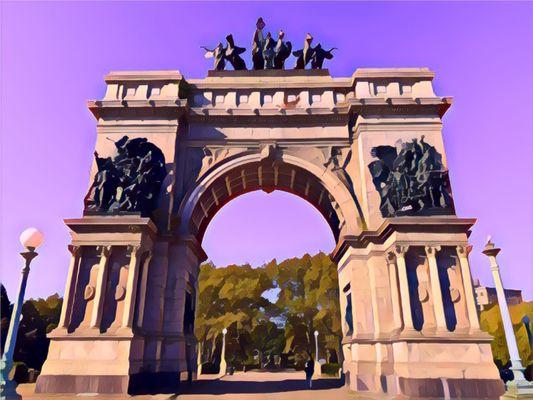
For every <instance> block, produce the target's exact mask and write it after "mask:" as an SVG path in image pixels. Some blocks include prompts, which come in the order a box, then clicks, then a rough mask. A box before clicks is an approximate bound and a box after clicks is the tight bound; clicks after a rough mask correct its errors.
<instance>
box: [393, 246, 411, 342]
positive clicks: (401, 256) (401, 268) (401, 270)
mask: <svg viewBox="0 0 533 400" xmlns="http://www.w3.org/2000/svg"><path fill="white" fill-rule="evenodd" d="M407 250H409V246H400V245H398V246H396V247H395V249H394V254H395V255H396V263H397V266H398V280H399V281H400V298H401V301H402V317H403V330H404V331H410V332H414V331H415V327H414V325H413V316H412V314H411V299H410V297H409V280H408V279H407V265H406V264H405V253H407Z"/></svg>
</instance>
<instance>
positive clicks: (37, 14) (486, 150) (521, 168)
mask: <svg viewBox="0 0 533 400" xmlns="http://www.w3.org/2000/svg"><path fill="white" fill-rule="evenodd" d="M0 7H1V24H0V25H1V30H2V31H1V57H2V59H1V106H2V107H1V141H2V142H1V168H0V169H1V216H0V218H1V220H0V238H1V241H0V242H1V244H0V245H1V247H0V267H1V280H2V282H3V283H4V284H5V285H6V287H7V289H8V291H9V294H10V296H11V297H13V296H14V292H15V290H16V286H17V284H18V283H17V282H18V279H19V276H20V274H19V270H20V267H21V261H22V260H21V258H20V256H19V255H18V252H19V251H20V250H21V249H20V245H19V243H18V235H19V233H20V232H21V231H22V230H23V229H24V228H25V227H27V226H36V227H38V228H40V229H41V230H42V231H43V232H44V233H45V235H46V243H45V244H44V245H43V247H42V248H41V249H40V251H39V252H40V256H39V257H38V258H37V259H36V260H35V261H34V264H33V265H34V266H33V268H32V272H31V275H30V281H29V284H28V290H27V295H29V296H46V295H48V294H51V293H53V292H56V291H57V292H59V293H62V292H63V290H64V284H65V279H66V271H67V267H68V256H69V254H68V252H67V249H66V245H67V243H68V241H69V235H68V232H67V229H66V227H65V226H64V225H63V223H62V219H63V218H72V217H79V216H81V211H82V204H83V202H82V200H83V197H84V195H85V192H86V189H87V185H88V182H89V168H90V165H91V157H92V155H91V154H92V151H93V146H94V142H95V137H96V133H95V120H94V119H93V117H92V116H91V114H90V113H89V111H88V110H87V108H86V105H85V101H86V100H87V99H97V98H101V97H102V96H103V94H104V89H105V86H104V81H103V76H104V75H105V74H106V73H108V72H109V71H111V70H127V69H129V70H136V69H140V70H149V69H179V70H180V71H181V72H182V73H183V74H184V75H185V77H189V78H201V77H204V76H205V75H206V71H207V69H208V68H210V67H211V61H210V60H205V59H204V57H203V52H202V51H201V50H200V48H199V46H200V45H209V46H211V45H214V44H216V43H217V42H218V41H222V40H223V38H224V36H225V35H226V34H228V33H230V32H232V33H233V35H234V37H235V39H236V43H237V44H238V45H240V46H244V47H248V48H249V47H250V43H251V39H252V33H253V30H254V24H255V21H256V19H257V17H258V16H262V17H263V18H264V19H265V21H266V23H267V30H272V32H277V30H278V29H279V28H283V29H284V31H285V32H286V38H287V39H288V40H291V41H292V42H293V43H294V44H295V46H299V45H300V43H301V42H303V38H304V35H305V33H306V32H311V33H313V35H314V36H315V38H316V39H315V40H316V42H317V43H318V42H321V43H322V44H323V45H324V46H325V47H328V46H336V47H338V48H339V49H340V50H339V51H338V52H337V53H335V59H334V60H332V61H331V62H328V63H327V65H328V67H329V68H330V71H331V73H332V75H334V76H350V75H351V74H352V72H353V71H354V70H355V69H356V68H357V67H414V66H427V67H430V68H431V69H432V70H434V71H435V72H436V73H437V77H436V80H435V88H436V92H437V94H439V95H450V96H454V105H453V106H452V108H451V109H450V111H449V112H448V114H447V115H446V117H445V118H444V140H445V145H446V150H447V156H448V164H449V166H450V173H451V179H452V185H453V192H454V196H455V204H456V208H457V212H458V214H459V216H464V217H477V218H478V219H479V220H478V223H477V225H476V227H475V230H474V233H473V234H472V237H471V241H472V243H473V244H474V245H475V247H474V252H473V254H472V256H471V261H472V264H473V266H472V270H473V274H474V276H477V277H479V278H480V279H481V282H482V283H484V284H488V285H492V280H491V277H490V272H489V268H488V262H487V259H486V258H485V256H483V255H482V254H480V251H481V249H482V247H483V242H484V240H485V238H486V236H487V235H488V234H492V235H493V238H494V241H495V242H496V244H497V245H498V246H500V247H502V249H503V251H502V252H501V255H500V257H499V261H500V264H501V268H502V275H503V280H504V283H505V285H506V287H509V288H521V289H524V290H525V292H526V298H528V299H531V298H532V297H533V296H532V295H533V273H532V272H531V271H532V265H531V260H532V259H533V250H532V249H533V200H532V199H533V176H532V175H533V174H532V167H531V163H532V157H531V154H532V150H533V146H532V143H533V140H532V138H531V135H532V134H533V129H532V128H533V123H532V120H533V119H532V118H531V115H532V111H531V108H532V103H531V88H532V87H533V79H532V76H533V75H532V74H533V73H532V71H533V46H532V38H533V3H531V2H523V3H510V2H505V3H503V2H502V3H497V2H490V3H481V2H469V3H458V2H453V3H441V2H439V3H431V4H429V3H427V4H426V3H420V2H412V3H404V4H402V3H399V2H394V3H376V2H372V3H362V2H359V3H346V2H343V3H331V2H329V3H316V2H315V3H303V2H300V3H270V4H269V3H260V4H259V3H254V4H252V3H244V2H238V3H227V4H222V3H215V2H210V3H203V4H190V3H170V2H165V3H154V2H151V3H141V2H135V3H123V2H113V3H109V4H108V3H104V2H92V3H85V2H83V3H82V2H69V3H59V2H57V3H51V2H38V3H32V2H19V3H14V2H13V3H10V2H5V1H4V2H1V3H0ZM311 16H314V17H311ZM249 55H250V53H249V51H248V52H247V53H246V54H245V56H246V58H247V59H248V58H249ZM247 61H248V62H249V60H247ZM292 62H293V61H290V63H291V64H292ZM332 247H333V239H332V235H331V232H330V231H329V228H328V227H327V224H326V223H325V221H324V220H323V219H322V217H321V216H320V215H319V214H318V212H316V211H315V210H314V209H313V208H312V207H311V206H310V205H308V204H306V203H305V202H304V201H303V200H300V199H298V198H296V197H294V196H290V195H288V194H285V193H273V194H271V195H266V194H264V193H262V192H257V193H252V194H249V195H246V196H243V197H241V198H238V199H236V200H235V201H233V202H231V203H230V204H228V205H227V206H226V207H224V208H223V209H222V210H221V211H220V212H219V214H217V216H216V217H215V219H214V220H213V222H212V224H211V225H210V227H209V228H208V231H207V234H206V237H205V240H204V248H205V249H206V251H207V253H208V255H210V257H211V259H212V260H213V261H214V262H215V263H217V264H219V265H223V264H227V263H231V262H237V263H241V262H245V261H249V262H251V263H252V264H260V263H262V262H263V261H265V260H268V259H269V258H272V257H278V258H280V259H282V258H285V257H288V256H292V255H301V254H303V253H304V252H315V251H317V250H318V249H324V250H326V251H329V250H331V248H332Z"/></svg>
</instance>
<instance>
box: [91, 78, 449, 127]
mask: <svg viewBox="0 0 533 400" xmlns="http://www.w3.org/2000/svg"><path fill="white" fill-rule="evenodd" d="M434 75H435V74H434V73H433V72H432V71H430V70H429V69H427V68H361V69H357V70H356V71H355V73H354V74H353V75H352V77H350V78H333V77H331V76H330V74H329V71H328V70H326V69H320V70H263V71H209V73H208V76H207V77H206V78H204V79H190V80H186V79H185V78H184V77H183V76H182V75H181V74H180V73H179V71H145V72H142V71H126V72H123V71H119V72H111V73H110V74H108V75H107V76H106V77H105V81H106V83H107V90H106V93H105V96H104V98H103V99H102V100H92V101H89V102H88V106H89V109H90V110H91V111H92V112H93V114H94V115H95V117H97V118H105V117H106V116H107V115H108V114H112V115H116V114H117V112H118V113H121V112H126V111H125V110H127V109H134V110H136V114H137V115H138V116H139V117H142V116H145V115H154V114H155V115H160V114H162V115H165V116H167V115H168V114H173V113H174V114H177V115H181V114H183V115H186V116H187V117H188V118H192V119H202V118H206V117H209V118H211V117H220V118H226V117H228V118H231V117H237V116H238V117H241V116H257V117H260V118H265V119H269V120H270V119H276V118H280V117H285V116H292V115H294V116H311V115H317V116H321V117H325V116H328V115H349V114H353V113H356V114H361V113H373V114H379V115H382V114H408V115H413V114H425V115H428V114H434V115H438V116H440V117H442V115H443V114H444V113H445V112H446V110H447V109H448V107H449V106H450V104H451V98H449V97H439V96H436V95H435V93H434V91H433V85H432V80H433V77H434Z"/></svg>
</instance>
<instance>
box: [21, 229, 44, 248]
mask: <svg viewBox="0 0 533 400" xmlns="http://www.w3.org/2000/svg"><path fill="white" fill-rule="evenodd" d="M19 240H20V243H21V244H22V245H23V246H24V247H25V248H27V249H30V248H31V249H36V248H37V247H39V246H40V245H41V244H43V241H44V235H43V234H42V233H41V232H40V231H39V229H37V228H28V229H26V230H24V232H22V233H21V234H20V237H19Z"/></svg>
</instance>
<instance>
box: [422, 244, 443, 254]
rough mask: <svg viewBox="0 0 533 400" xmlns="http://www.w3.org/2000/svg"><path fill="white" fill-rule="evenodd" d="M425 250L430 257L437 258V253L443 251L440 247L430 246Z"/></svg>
mask: <svg viewBox="0 0 533 400" xmlns="http://www.w3.org/2000/svg"><path fill="white" fill-rule="evenodd" d="M424 250H425V251H426V255H427V256H428V257H429V256H433V257H434V256H436V255H437V253H438V252H439V251H440V250H441V247H440V246H435V245H428V246H425V247H424Z"/></svg>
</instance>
